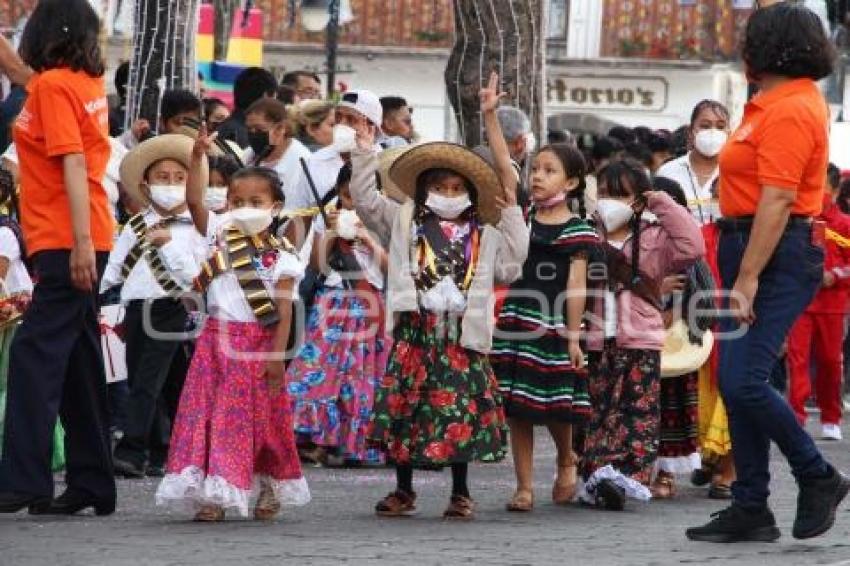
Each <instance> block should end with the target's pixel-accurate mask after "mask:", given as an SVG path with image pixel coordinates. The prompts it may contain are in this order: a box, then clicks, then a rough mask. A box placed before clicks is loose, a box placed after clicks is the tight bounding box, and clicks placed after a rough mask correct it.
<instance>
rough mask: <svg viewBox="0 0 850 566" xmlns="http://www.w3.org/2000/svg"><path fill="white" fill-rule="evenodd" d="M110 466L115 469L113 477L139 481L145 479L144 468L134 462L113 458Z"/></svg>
mask: <svg viewBox="0 0 850 566" xmlns="http://www.w3.org/2000/svg"><path fill="white" fill-rule="evenodd" d="M112 466H113V467H114V468H115V475H116V476H121V477H124V478H130V479H140V478H143V477H145V468H144V466H141V465H139V464H136V463H134V462H130V461H128V460H124V459H122V458H117V457H116V458H113V459H112Z"/></svg>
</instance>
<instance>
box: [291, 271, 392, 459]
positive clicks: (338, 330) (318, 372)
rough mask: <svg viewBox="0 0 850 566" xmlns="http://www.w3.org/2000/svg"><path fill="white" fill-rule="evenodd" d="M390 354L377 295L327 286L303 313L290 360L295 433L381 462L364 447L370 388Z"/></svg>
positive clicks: (354, 456) (345, 453) (348, 455)
mask: <svg viewBox="0 0 850 566" xmlns="http://www.w3.org/2000/svg"><path fill="white" fill-rule="evenodd" d="M388 355H389V339H388V338H387V336H386V334H385V327H384V309H383V300H382V298H381V295H380V294H379V293H378V292H377V291H376V292H374V293H371V294H370V295H369V296H364V295H361V294H359V293H358V294H357V295H354V294H352V293H351V292H348V291H344V290H342V289H334V288H326V289H323V290H322V291H320V292H319V293H318V294H317V295H316V302H315V304H314V305H313V307H311V309H310V312H309V314H308V317H307V328H306V333H305V340H304V345H303V346H302V347H301V348H300V349H299V351H298V354H297V355H296V356H295V358H294V359H293V360H292V361H291V362H290V364H289V368H288V370H287V375H286V378H287V383H288V388H289V394H290V396H291V398H292V407H293V413H294V415H295V432H296V433H297V434H298V435H299V437H301V438H306V439H307V440H309V441H310V442H313V443H314V444H316V445H318V446H323V447H326V448H336V449H337V450H338V455H339V456H341V457H343V458H344V459H346V460H359V461H368V462H376V461H380V453H379V452H378V451H377V450H375V449H369V448H368V447H367V446H366V434H367V431H368V428H369V420H370V418H371V416H372V406H373V404H374V401H375V386H376V385H377V383H378V382H379V381H380V380H381V378H382V377H383V376H384V371H386V369H387V356H388Z"/></svg>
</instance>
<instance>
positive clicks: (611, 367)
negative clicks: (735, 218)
mask: <svg viewBox="0 0 850 566" xmlns="http://www.w3.org/2000/svg"><path fill="white" fill-rule="evenodd" d="M598 192H599V201H598V202H597V211H596V214H597V217H598V229H599V232H600V235H601V237H602V238H603V240H604V241H605V244H604V250H605V255H606V261H607V281H606V285H605V288H604V289H603V293H601V295H602V296H601V297H598V298H595V300H594V303H595V305H594V315H595V316H594V317H592V318H591V320H590V329H589V334H588V349H589V350H590V355H589V361H588V367H589V370H588V373H589V377H590V380H589V382H590V404H591V407H593V414H592V417H591V419H590V421H589V426H588V430H587V441H586V447H585V448H586V450H585V453H584V455H583V462H582V475H583V477H584V480H585V482H586V483H585V485H584V486H582V488H581V489H580V493H579V496H580V498H581V500H582V501H584V502H587V503H590V504H593V505H597V506H599V507H603V508H605V509H609V510H616V511H620V510H622V509H623V506H624V505H625V499H626V496H629V497H633V498H637V499H643V500H646V499H649V497H650V493H649V490H648V489H647V488H646V486H647V485H649V483H650V481H651V480H652V475H653V472H654V468H655V464H656V459H657V456H658V444H659V419H660V407H659V395H660V381H661V380H660V369H661V349H662V346H663V344H664V322H663V319H662V311H661V309H662V305H661V292H660V283H661V281H663V279H664V278H665V277H667V276H669V275H674V274H676V273H679V272H681V271H684V270H686V269H688V267H690V266H691V265H693V263H694V262H696V261H697V260H698V259H699V258H701V257H702V256H704V255H705V244H704V242H703V238H702V233H701V232H700V229H699V227H698V226H697V224H696V222H695V221H694V220H693V218H692V217H691V216H690V214H689V213H688V211H687V210H686V209H685V208H683V207H681V206H679V205H678V204H676V202H675V201H674V200H673V199H672V198H671V197H670V196H669V195H667V194H666V193H664V192H660V191H653V190H652V185H651V183H650V180H649V177H648V176H647V174H646V171H645V169H644V167H643V165H642V164H641V163H638V162H636V161H634V160H631V159H624V160H615V161H612V162H610V163H609V164H608V165H606V166H605V167H604V168H602V170H601V171H600V172H599V174H598Z"/></svg>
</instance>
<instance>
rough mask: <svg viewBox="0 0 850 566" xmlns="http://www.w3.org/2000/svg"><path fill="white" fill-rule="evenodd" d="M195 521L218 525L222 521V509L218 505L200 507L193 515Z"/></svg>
mask: <svg viewBox="0 0 850 566" xmlns="http://www.w3.org/2000/svg"><path fill="white" fill-rule="evenodd" d="M194 520H195V521H197V522H199V523H218V522H219V521H224V509H223V508H222V507H221V506H220V505H202V506H201V508H200V509H198V512H197V513H195V519H194Z"/></svg>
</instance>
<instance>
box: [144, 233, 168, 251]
mask: <svg viewBox="0 0 850 566" xmlns="http://www.w3.org/2000/svg"><path fill="white" fill-rule="evenodd" d="M145 237H146V238H147V240H148V243H150V245H152V246H154V247H156V248H161V247H162V246H164V245H165V244H167V243H168V242H170V241H171V230H169V229H168V228H153V229H150V230H148V231H147V233H146V234H145Z"/></svg>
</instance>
